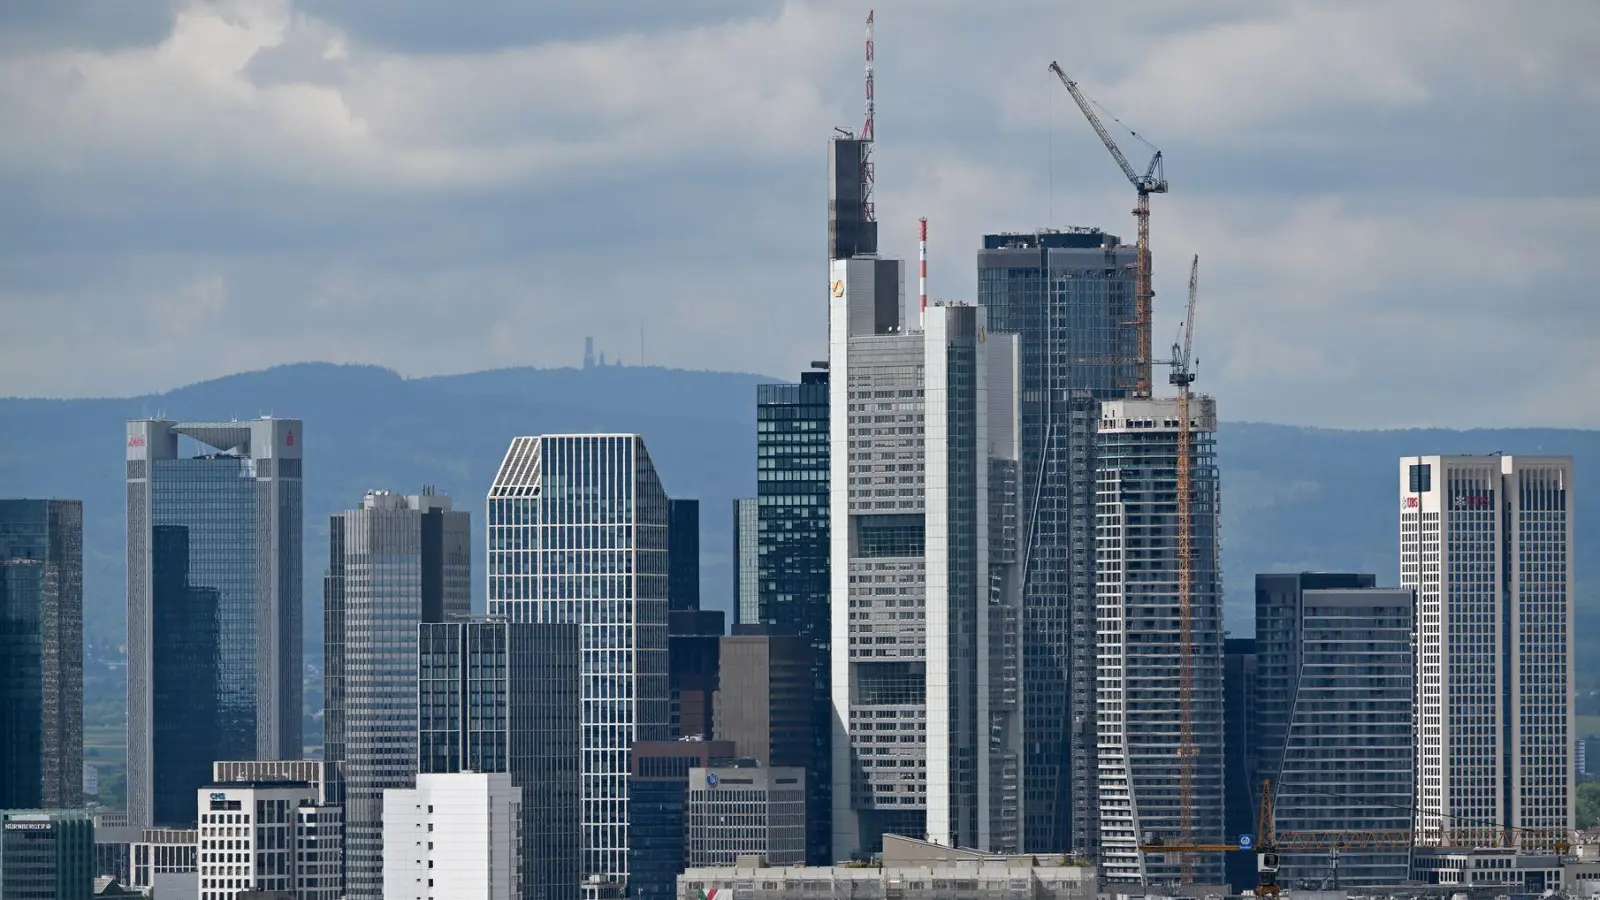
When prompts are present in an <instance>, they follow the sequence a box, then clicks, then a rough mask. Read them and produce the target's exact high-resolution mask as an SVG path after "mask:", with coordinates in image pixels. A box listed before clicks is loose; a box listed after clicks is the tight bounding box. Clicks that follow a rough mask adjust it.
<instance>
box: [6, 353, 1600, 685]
mask: <svg viewBox="0 0 1600 900" xmlns="http://www.w3.org/2000/svg"><path fill="white" fill-rule="evenodd" d="M775 380H777V379H773V378H769V377H766V376H761V375H751V374H735V373H722V372H689V371H682V370H674V369H662V368H655V367H645V368H635V367H621V366H604V367H597V368H591V369H572V368H566V369H533V368H516V369H497V370H491V371H485V372H474V373H470V374H463V375H449V376H438V377H428V378H404V377H402V376H401V375H399V374H397V373H395V372H393V371H391V370H388V369H383V368H378V367H375V366H357V365H335V364H325V363H305V364H295V365H287V366H278V367H276V368H271V369H266V370H263V371H257V372H247V373H243V374H239V375H231V376H228V377H225V378H218V379H214V380H211V381H205V382H201V383H198V384H193V385H189V386H187V387H182V388H178V389H176V390H173V391H168V392H166V393H163V394H157V395H148V396H142V397H131V398H114V399H86V400H38V399H16V398H13V399H0V496H7V497H13V496H20V497H71V498H76V499H81V500H83V501H84V522H85V524H84V529H85V536H84V543H85V548H84V560H85V569H86V571H85V595H86V597H85V603H86V606H87V610H86V619H87V622H86V629H87V631H88V632H89V633H90V634H93V635H96V636H103V637H112V636H119V635H121V633H122V629H123V622H124V609H123V605H124V597H125V594H124V587H123V579H124V568H125V552H124V528H125V525H124V522H125V514H124V510H125V496H124V490H125V489H124V484H123V466H122V458H123V447H122V434H123V423H124V422H125V421H127V420H128V419H133V418H141V417H146V416H154V415H156V414H158V413H162V414H165V415H166V416H167V417H169V418H173V419H180V420H190V421H199V420H213V421H215V420H222V421H227V420H230V419H235V418H239V419H243V418H251V417H254V416H258V415H261V414H264V413H272V414H275V415H280V416H289V417H296V418H300V419H303V420H304V421H305V431H304V440H305V441H306V444H305V453H306V462H305V482H306V483H305V509H306V548H307V549H306V560H305V572H306V580H305V604H306V616H305V621H306V628H307V632H308V633H307V639H308V643H311V644H312V645H313V647H315V646H316V645H317V643H318V640H319V637H318V636H319V635H320V631H321V616H320V610H321V605H322V601H321V598H322V588H321V581H322V575H323V572H324V570H325V568H326V565H327V534H328V516H329V514H330V513H333V512H337V511H340V510H344V509H348V508H350V507H351V506H353V505H355V504H356V503H358V502H359V501H360V500H361V497H362V495H363V494H364V493H365V492H366V491H367V490H368V489H372V488H384V489H388V490H392V491H397V492H415V491H416V490H417V489H418V488H420V487H421V486H422V485H423V484H432V485H435V486H436V487H437V489H438V490H439V491H441V492H444V493H448V494H450V495H451V497H452V499H453V500H454V501H455V504H456V506H457V508H459V509H466V510H468V511H470V512H471V513H472V518H473V528H474V533H475V534H474V541H475V542H476V545H477V546H479V547H481V546H482V518H483V508H484V496H485V494H486V493H487V491H488V487H489V482H490V480H491V479H492V477H493V475H494V472H495V469H496V467H497V466H498V465H499V463H500V460H501V458H502V456H503V455H504V454H505V450H506V447H507V445H508V444H509V443H510V440H511V438H513V437H516V436H519V435H530V434H541V433H552V432H591V431H605V432H630V433H631V432H637V433H639V434H642V435H643V436H644V439H645V443H646V444H647V445H648V446H649V448H650V453H651V457H652V459H653V460H654V461H655V464H656V466H657V468H658V469H659V470H660V472H661V476H662V480H663V482H664V484H665V485H666V488H667V490H668V492H669V493H670V494H671V495H672V496H675V497H695V498H698V499H699V500H700V501H701V528H702V531H703V534H702V544H701V547H702V596H703V598H704V603H705V605H706V606H707V607H711V608H720V609H729V607H730V604H731V597H732V578H733V576H732V541H731V528H730V525H731V516H732V500H733V498H735V497H741V496H749V495H751V494H752V493H753V492H754V490H755V386H756V385H757V384H760V383H763V382H771V381H775ZM1496 450H1503V451H1504V452H1507V453H1525V454H1559V455H1570V456H1572V457H1574V459H1575V462H1576V466H1577V485H1578V493H1577V496H1576V501H1575V504H1576V510H1575V514H1576V516H1577V519H1576V528H1577V545H1578V546H1577V549H1576V552H1575V553H1574V554H1573V556H1574V563H1575V565H1576V566H1577V572H1578V577H1579V578H1580V590H1579V608H1580V615H1581V616H1583V617H1584V621H1585V623H1586V624H1585V625H1582V626H1580V627H1579V629H1578V636H1579V640H1580V641H1590V640H1592V641H1593V642H1595V643H1596V649H1600V603H1596V602H1595V597H1594V593H1595V591H1594V590H1592V589H1591V588H1590V587H1589V586H1590V585H1600V581H1597V580H1596V579H1595V570H1594V567H1593V566H1592V565H1591V562H1592V561H1593V559H1594V553H1593V550H1592V548H1593V546H1594V545H1593V542H1592V541H1591V540H1590V535H1592V534H1594V533H1595V531H1594V528H1595V524H1596V523H1597V522H1600V491H1595V490H1588V489H1586V488H1585V487H1584V486H1585V485H1586V484H1587V483H1588V482H1587V481H1586V475H1587V473H1590V472H1596V471H1600V431H1580V430H1568V429H1493V430H1473V431H1449V430H1443V429H1417V430H1399V431H1394V430H1391V431H1337V430H1330V429H1315V428H1301V427H1295V426H1287V425H1269V424H1259V423H1238V422H1230V423H1224V424H1223V425H1222V427H1221V430H1220V433H1219V435H1218V457H1219V463H1220V466H1221V469H1222V482H1223V495H1222V517H1223V525H1222V545H1223V571H1224V576H1225V580H1226V590H1227V600H1226V604H1227V614H1228V626H1229V629H1230V630H1231V631H1232V632H1233V633H1235V634H1248V633H1250V632H1251V631H1252V630H1253V625H1252V619H1253V608H1254V594H1253V591H1254V587H1253V578H1254V575H1255V573H1257V572H1265V571H1293V570H1302V569H1323V570H1358V571H1371V572H1375V573H1377V575H1378V579H1379V582H1380V583H1383V584H1393V583H1395V582H1396V580H1397V578H1398V566H1397V550H1396V536H1397V532H1398V527H1399V525H1398V522H1399V507H1398V504H1397V503H1396V497H1397V490H1396V479H1397V477H1398V476H1397V471H1398V469H1397V465H1398V463H1397V460H1398V458H1399V457H1400V456H1402V455H1407V454H1425V453H1437V452H1445V453H1487V452H1492V451H1496ZM474 563H475V566H476V567H477V569H475V571H474V574H473V578H474V585H473V590H474V595H475V602H476V603H477V605H478V606H479V607H481V606H482V605H483V583H484V579H483V574H482V571H481V566H482V555H481V553H479V554H477V555H476V556H475V558H474ZM1590 635H1595V637H1594V638H1592V639H1591V638H1590V637H1589V636H1590ZM1578 657H1579V659H1580V660H1583V659H1585V657H1588V658H1590V659H1600V654H1585V653H1583V652H1581V651H1580V653H1579V654H1578ZM1582 664H1583V663H1580V665H1582Z"/></svg>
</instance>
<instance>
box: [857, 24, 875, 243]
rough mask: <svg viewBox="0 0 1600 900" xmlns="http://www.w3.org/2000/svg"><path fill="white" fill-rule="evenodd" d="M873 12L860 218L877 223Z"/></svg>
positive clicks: (868, 34) (868, 45)
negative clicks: (873, 162)
mask: <svg viewBox="0 0 1600 900" xmlns="http://www.w3.org/2000/svg"><path fill="white" fill-rule="evenodd" d="M874 12H875V11H874V10H870V9H869V10H867V69H866V76H867V103H866V121H865V122H864V123H863V124H862V126H861V217H862V219H863V220H865V221H868V222H876V221H878V213H877V210H876V209H875V208H874V204H873V202H872V185H873V182H874V181H875V180H876V178H875V173H874V172H873V165H872V143H873V140H874V137H873V118H874V113H875V110H874V106H873V98H872V20H873V15H874Z"/></svg>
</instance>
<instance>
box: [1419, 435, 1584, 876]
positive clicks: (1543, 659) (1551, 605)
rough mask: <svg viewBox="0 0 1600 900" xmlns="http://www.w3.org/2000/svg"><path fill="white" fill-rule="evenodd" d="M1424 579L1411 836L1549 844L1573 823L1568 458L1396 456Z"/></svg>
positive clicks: (1435, 841)
mask: <svg viewBox="0 0 1600 900" xmlns="http://www.w3.org/2000/svg"><path fill="white" fill-rule="evenodd" d="M1399 508H1400V582H1401V584H1403V585H1405V586H1406V587H1410V588H1414V589H1416V591H1417V648H1418V650H1417V689H1418V695H1417V714H1418V741H1417V744H1418V747H1417V754H1418V761H1417V762H1418V778H1417V805H1418V813H1417V821H1416V828H1417V837H1418V843H1419V845H1422V846H1435V847H1468V848H1471V847H1500V846H1505V845H1506V844H1507V842H1511V841H1514V842H1515V843H1516V848H1517V849H1521V850H1534V851H1537V850H1545V849H1549V848H1551V847H1552V846H1553V845H1554V844H1555V843H1556V842H1557V841H1561V840H1566V839H1567V837H1568V834H1569V832H1570V829H1571V828H1572V826H1573V809H1574V790H1575V786H1574V783H1573V782H1574V777H1573V758H1572V757H1573V738H1574V737H1575V735H1574V733H1573V730H1572V729H1573V722H1572V704H1573V683H1572V621H1573V619H1572V615H1573V609H1572V597H1573V594H1572V587H1573V573H1572V560H1571V548H1572V459H1571V458H1570V457H1547V456H1539V457H1528V456H1507V455H1502V454H1493V455H1488V456H1411V457H1402V458H1401V460H1400V484H1399Z"/></svg>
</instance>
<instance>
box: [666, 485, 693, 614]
mask: <svg viewBox="0 0 1600 900" xmlns="http://www.w3.org/2000/svg"><path fill="white" fill-rule="evenodd" d="M699 608H700V501H699V500H668V501H667V609H668V610H680V609H699Z"/></svg>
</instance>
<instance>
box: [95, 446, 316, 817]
mask: <svg viewBox="0 0 1600 900" xmlns="http://www.w3.org/2000/svg"><path fill="white" fill-rule="evenodd" d="M304 443H305V442H304V434H303V428H302V425H301V422H300V420H298V419H276V418H270V417H263V418H261V419H254V420H249V421H243V422H213V423H202V422H176V421H170V420H165V419H140V420H136V421H132V422H129V423H128V426H127V434H126V447H127V467H126V472H125V476H126V480H127V504H128V505H127V526H128V531H127V535H128V546H127V559H128V583H127V592H128V757H127V761H128V769H127V792H128V819H129V822H130V824H132V825H134V826H135V827H149V826H151V825H162V826H176V827H193V825H194V817H195V810H194V804H193V802H192V798H193V792H194V791H195V790H196V789H198V788H199V787H200V786H201V785H202V784H205V783H206V781H207V780H208V779H209V778H210V776H211V764H212V763H213V762H215V761H217V760H226V759H298V758H299V757H300V756H301V755H302V752H303V747H302V742H301V737H300V735H301V716H302V712H303V710H302V705H301V696H302V693H303V691H304V686H303V682H304V673H303V672H302V671H301V654H302V650H301V628H302V610H301V591H302V588H301V567H302V565H303V559H304V546H303V533H304V512H303V509H302V486H301V485H302V482H301V474H302V461H303V458H304V456H303V451H304ZM158 785H159V787H160V789H159V790H158V789H157V786H158Z"/></svg>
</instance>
